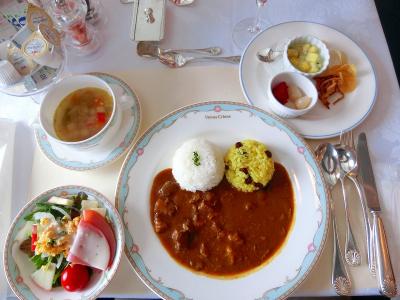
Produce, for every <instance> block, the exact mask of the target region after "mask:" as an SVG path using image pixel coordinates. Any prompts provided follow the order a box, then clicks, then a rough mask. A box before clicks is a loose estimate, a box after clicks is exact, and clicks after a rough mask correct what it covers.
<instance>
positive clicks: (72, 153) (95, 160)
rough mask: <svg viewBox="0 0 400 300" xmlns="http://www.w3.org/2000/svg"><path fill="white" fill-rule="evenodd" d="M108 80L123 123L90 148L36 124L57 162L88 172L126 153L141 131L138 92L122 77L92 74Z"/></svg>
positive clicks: (39, 136) (42, 142)
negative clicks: (54, 135)
mask: <svg viewBox="0 0 400 300" xmlns="http://www.w3.org/2000/svg"><path fill="white" fill-rule="evenodd" d="M90 76H92V77H96V78H99V79H101V80H102V81H104V82H105V83H107V84H108V85H109V86H110V88H111V90H112V92H113V94H114V95H115V101H116V103H118V105H119V109H120V116H119V117H120V119H121V120H120V125H119V126H117V127H116V128H117V129H118V130H116V131H115V132H113V135H112V136H110V137H109V138H108V137H106V138H103V139H101V140H100V141H98V142H97V143H95V144H93V145H91V146H89V147H88V146H86V147H71V146H70V145H69V144H66V143H60V142H59V141H58V140H56V139H54V138H52V137H51V136H50V135H49V134H48V132H46V131H45V130H44V129H43V127H42V126H40V125H38V126H35V129H34V131H35V136H36V140H37V143H38V145H39V148H40V149H41V151H42V152H43V154H44V155H45V156H46V157H47V158H48V159H49V160H51V161H52V162H53V163H55V164H57V165H59V166H61V167H63V168H66V169H71V170H76V171H85V170H92V169H96V168H99V167H103V166H105V165H108V164H110V163H112V162H114V161H115V160H117V159H118V158H119V157H120V156H121V155H123V154H124V153H125V151H126V150H128V148H130V145H131V144H132V142H133V140H134V138H135V136H136V134H137V133H138V131H139V126H140V120H141V109H140V103H139V100H138V97H137V96H136V94H135V92H134V91H133V90H132V89H131V88H130V87H129V86H128V85H127V84H126V83H125V82H123V81H122V80H121V79H119V78H117V77H114V76H112V75H109V74H105V73H91V74H90Z"/></svg>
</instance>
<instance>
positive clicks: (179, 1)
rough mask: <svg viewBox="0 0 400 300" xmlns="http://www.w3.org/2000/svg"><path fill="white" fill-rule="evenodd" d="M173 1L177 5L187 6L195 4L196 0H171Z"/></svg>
mask: <svg viewBox="0 0 400 300" xmlns="http://www.w3.org/2000/svg"><path fill="white" fill-rule="evenodd" d="M170 1H171V2H172V3H174V4H175V5H176V6H186V5H190V4H193V2H194V0H170Z"/></svg>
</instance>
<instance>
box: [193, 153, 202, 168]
mask: <svg viewBox="0 0 400 300" xmlns="http://www.w3.org/2000/svg"><path fill="white" fill-rule="evenodd" d="M192 160H193V163H194V165H195V166H196V167H198V166H200V155H199V154H198V153H197V152H196V151H194V152H193V158H192Z"/></svg>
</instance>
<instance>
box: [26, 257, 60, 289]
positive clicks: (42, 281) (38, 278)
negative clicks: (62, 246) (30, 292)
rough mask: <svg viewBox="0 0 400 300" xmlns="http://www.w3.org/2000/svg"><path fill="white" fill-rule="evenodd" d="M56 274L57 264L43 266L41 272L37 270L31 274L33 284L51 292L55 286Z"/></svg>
mask: <svg viewBox="0 0 400 300" xmlns="http://www.w3.org/2000/svg"><path fill="white" fill-rule="evenodd" d="M55 273H56V264H54V263H51V264H49V265H45V266H42V267H41V268H40V269H39V270H36V271H35V272H33V273H32V274H31V278H32V280H33V282H35V283H36V284H37V285H38V286H39V287H41V288H42V289H45V290H46V291H50V290H51V287H52V285H53V278H54V274H55Z"/></svg>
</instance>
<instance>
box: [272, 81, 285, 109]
mask: <svg viewBox="0 0 400 300" xmlns="http://www.w3.org/2000/svg"><path fill="white" fill-rule="evenodd" d="M288 89H289V87H288V85H287V84H286V82H285V81H282V82H279V83H278V84H277V85H275V86H274V87H273V88H272V94H273V95H274V97H275V98H276V99H277V100H278V101H279V102H280V103H281V104H283V105H285V104H286V103H287V102H288V100H289V92H288Z"/></svg>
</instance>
